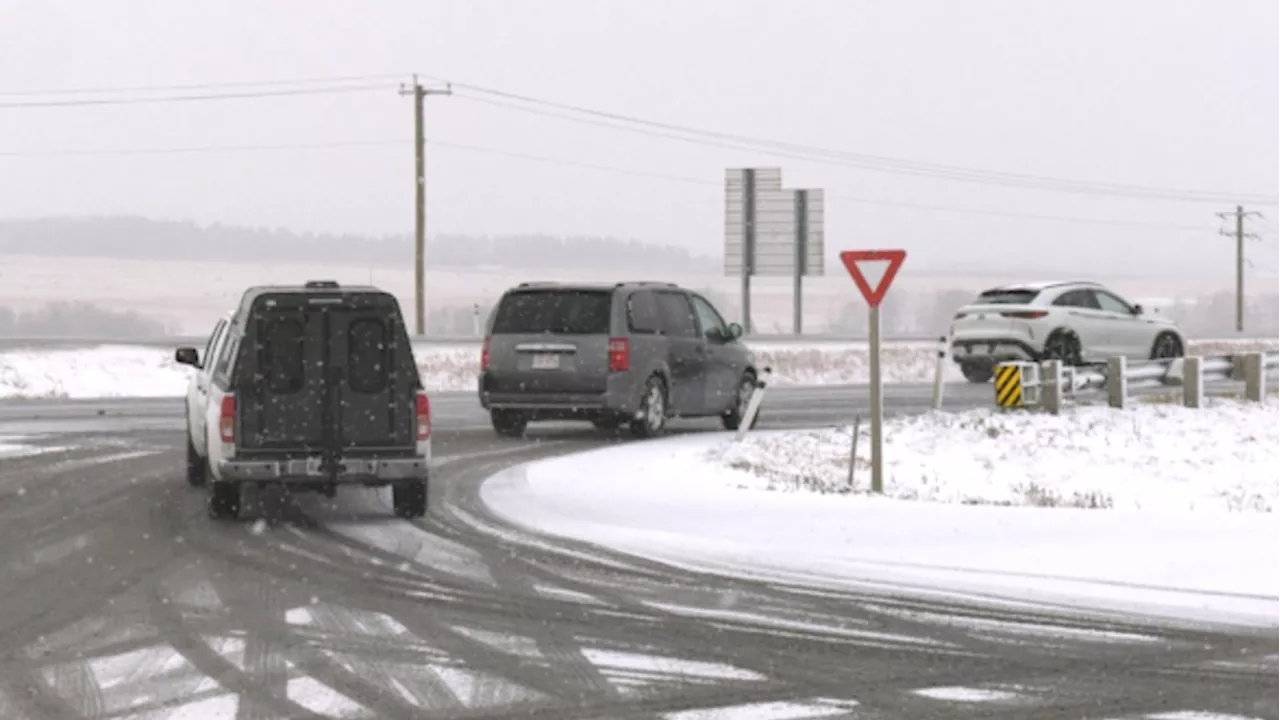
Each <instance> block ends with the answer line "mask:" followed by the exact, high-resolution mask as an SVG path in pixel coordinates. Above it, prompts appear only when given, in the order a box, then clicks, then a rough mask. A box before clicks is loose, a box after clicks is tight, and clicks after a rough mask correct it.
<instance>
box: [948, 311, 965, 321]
mask: <svg viewBox="0 0 1280 720" xmlns="http://www.w3.org/2000/svg"><path fill="white" fill-rule="evenodd" d="M965 314H966V313H962V312H958V313H956V316H955V317H953V318H951V319H952V320H961V319H963V318H964V316H965Z"/></svg>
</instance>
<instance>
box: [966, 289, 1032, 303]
mask: <svg viewBox="0 0 1280 720" xmlns="http://www.w3.org/2000/svg"><path fill="white" fill-rule="evenodd" d="M1039 294H1040V291H1039V290H1001V289H996V290H988V291H986V292H984V293H982V294H981V295H979V296H978V302H980V303H982V304H984V305H1026V304H1028V303H1030V302H1031V301H1032V300H1035V299H1036V296H1037V295H1039Z"/></svg>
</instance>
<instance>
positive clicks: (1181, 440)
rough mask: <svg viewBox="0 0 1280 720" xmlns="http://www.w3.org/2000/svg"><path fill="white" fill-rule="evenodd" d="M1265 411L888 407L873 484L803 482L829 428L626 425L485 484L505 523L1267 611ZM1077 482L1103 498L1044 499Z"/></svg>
mask: <svg viewBox="0 0 1280 720" xmlns="http://www.w3.org/2000/svg"><path fill="white" fill-rule="evenodd" d="M1276 412H1277V408H1276V405H1275V404H1274V403H1272V404H1270V405H1268V406H1266V407H1265V408H1245V407H1237V406H1230V405H1227V404H1225V403H1222V404H1216V405H1215V406H1214V407H1212V408H1206V409H1203V410H1200V411H1198V419H1197V418H1194V417H1192V415H1193V414H1196V413H1197V411H1186V412H1183V411H1182V410H1181V409H1180V408H1143V409H1141V410H1136V409H1135V410H1132V411H1108V410H1093V409H1085V410H1082V411H1079V412H1078V413H1077V414H1075V415H1063V416H1062V417H1061V418H1059V419H1051V418H1039V417H1034V416H1029V415H1017V416H1011V417H1010V418H1008V419H1007V421H1006V419H1005V418H1001V419H999V420H995V419H991V418H990V417H988V418H986V419H983V418H982V417H981V415H982V414H981V413H966V414H964V415H961V416H955V417H950V418H945V419H944V418H941V417H934V416H921V417H917V418H906V419H903V420H900V421H893V422H891V423H886V439H889V438H893V440H892V443H891V444H889V445H887V446H886V456H887V460H888V461H889V464H888V465H887V468H886V469H887V473H886V474H887V475H889V476H890V477H891V478H892V480H890V481H889V483H888V485H889V490H890V495H889V496H886V497H875V496H868V495H866V494H860V493H833V492H805V491H797V490H798V489H800V488H815V489H817V488H824V487H827V486H831V487H838V486H839V485H841V484H843V480H842V478H843V477H844V475H843V473H844V472H845V471H846V470H847V465H844V467H841V465H842V464H844V463H847V460H845V458H847V455H846V454H843V453H847V452H848V450H849V445H848V441H847V440H844V441H843V444H842V441H841V440H839V439H838V437H839V435H838V434H837V433H836V432H834V431H832V432H831V434H830V437H829V439H828V435H827V434H826V433H827V431H811V432H799V433H793V432H786V433H769V434H764V433H761V434H760V435H758V436H756V438H755V439H754V440H752V441H751V442H750V443H749V444H746V445H744V446H742V447H738V448H734V447H730V445H731V443H732V437H731V436H730V435H728V434H726V433H707V434H699V435H693V436H681V437H675V438H670V439H667V440H662V441H657V442H648V443H628V444H625V445H621V446H618V447H611V448H607V449H603V450H597V451H592V452H588V453H582V454H579V455H574V456H568V457H563V458H557V459H552V460H547V461H540V462H536V463H531V464H527V465H524V466H520V467H517V468H513V469H512V470H509V471H507V472H505V473H502V474H499V475H497V476H495V477H494V478H491V479H490V480H489V481H488V482H487V483H486V484H485V485H484V486H483V487H482V490H481V495H482V498H483V499H484V501H485V502H486V503H487V504H488V505H489V507H490V508H491V509H492V510H493V511H494V512H495V513H497V514H498V515H499V516H502V517H504V518H506V519H507V520H509V521H511V522H514V523H516V524H519V525H523V526H526V527H529V528H532V529H535V530H538V531H542V532H546V533H550V534H554V535H560V536H565V537H570V538H575V539H579V540H584V541H587V542H595V543H599V544H602V545H605V546H609V547H613V548H615V549H618V550H621V551H623V552H628V553H632V554H636V555H639V556H642V557H646V558H651V559H655V560H659V561H664V562H668V563H673V564H677V565H680V566H686V567H691V568H695V569H698V570H704V571H711V572H721V573H727V574H732V575H739V576H748V577H757V578H763V579H768V580H775V581H785V582H799V583H804V584H813V585H828V586H840V587H848V586H864V587H865V586H868V585H870V586H877V587H889V588H892V589H897V590H907V591H909V592H914V593H931V592H932V593H943V594H947V595H954V594H964V595H971V596H973V595H976V596H982V597H985V598H987V599H1000V600H1002V601H1009V600H1018V601H1024V602H1036V603H1041V604H1046V605H1053V606H1067V607H1075V608H1093V609H1103V610H1118V611H1123V612H1139V613H1143V614H1152V615H1164V616H1169V617H1181V618H1191V619H1201V620H1203V619H1211V620H1219V621H1230V622H1247V623H1252V624H1261V625H1266V626H1274V625H1276V618H1277V611H1278V609H1280V604H1278V603H1277V597H1278V595H1280V542H1277V540H1278V538H1277V525H1276V520H1275V515H1273V514H1271V513H1270V512H1267V510H1269V509H1270V508H1272V507H1273V506H1274V503H1275V496H1276V484H1277V472H1278V471H1277V470H1276V468H1277V467H1278V466H1277V464H1276V452H1277V450H1276V446H1277V432H1276ZM1019 423H1021V425H1019ZM1055 424H1056V426H1055ZM1073 424H1078V425H1079V426H1080V427H1081V428H1082V429H1080V430H1077V431H1074V432H1073V431H1069V430H1068V429H1067V428H1068V426H1070V425H1073ZM930 428H932V431H931V432H930ZM992 428H994V429H992ZM930 434H931V435H932V437H928V436H929V435H930ZM1206 438H1208V439H1206ZM1193 446H1194V447H1193ZM1215 446H1216V447H1215ZM1195 448H1198V449H1199V450H1200V451H1201V453H1203V454H1201V455H1199V456H1196V455H1194V454H1193V450H1194V449H1195ZM842 450H843V453H842V452H841V451H842ZM859 455H860V457H862V456H864V453H863V451H862V449H861V448H860V452H859ZM1037 456H1038V459H1037ZM988 464H989V465H990V467H988ZM1006 466H1007V467H1006ZM788 468H792V469H795V470H798V471H799V472H800V473H801V474H802V475H804V474H809V475H811V476H812V477H814V478H816V479H817V480H816V481H815V482H814V483H810V484H807V485H806V484H804V483H800V484H797V483H796V482H795V481H794V480H793V479H792V477H793V470H788ZM862 473H863V474H862V476H861V477H860V479H859V480H858V483H859V485H860V486H861V485H865V483H866V481H867V480H866V473H865V470H863V471H862ZM1019 473H1022V474H1023V476H1022V477H1019ZM1029 484H1035V485H1038V486H1039V487H1040V490H1039V491H1035V492H1030V491H1026V490H1025V488H1026V487H1027V486H1028V485H1029ZM1019 488H1024V489H1023V490H1019ZM1089 493H1094V494H1095V495H1096V496H1097V497H1109V498H1111V501H1110V503H1109V509H1097V507H1095V508H1093V509H1086V508H1082V507H1063V506H1057V507H1045V506H1046V505H1054V502H1053V501H1051V500H1046V499H1045V498H1053V497H1056V498H1066V499H1067V500H1068V501H1067V502H1062V503H1060V505H1073V504H1083V505H1089V504H1090V503H1087V502H1086V503H1073V502H1070V500H1071V499H1074V498H1075V497H1077V494H1080V496H1083V497H1087V496H1088V494H1089ZM906 498H914V499H929V500H933V501H934V502H918V501H913V500H908V499H906ZM971 501H977V502H986V503H1010V504H1009V505H994V504H986V505H983V504H978V505H973V504H966V502H971ZM1093 505H1095V506H1098V507H1108V504H1107V503H1093ZM1193 508H1194V509H1193Z"/></svg>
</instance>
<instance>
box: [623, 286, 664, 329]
mask: <svg viewBox="0 0 1280 720" xmlns="http://www.w3.org/2000/svg"><path fill="white" fill-rule="evenodd" d="M627 329H628V330H630V331H631V332H633V333H640V334H647V335H652V334H654V333H658V332H661V331H662V323H661V322H659V317H658V303H657V302H656V301H655V300H654V298H653V293H651V292H649V291H648V290H637V291H636V292H633V293H631V297H629V298H627Z"/></svg>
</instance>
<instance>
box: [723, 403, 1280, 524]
mask: <svg viewBox="0 0 1280 720" xmlns="http://www.w3.org/2000/svg"><path fill="white" fill-rule="evenodd" d="M1209 403H1210V404H1209V406H1208V407H1206V408H1203V409H1200V410H1193V409H1190V408H1185V407H1182V406H1181V405H1176V404H1137V405H1135V406H1134V407H1133V408H1131V409H1130V410H1126V411H1116V410H1112V409H1110V408H1107V407H1105V406H1101V407H1099V406H1083V407H1075V408H1070V409H1068V410H1065V411H1064V412H1063V413H1062V414H1061V415H1058V416H1054V415H1048V414H1044V413H1021V412H1015V413H1008V412H999V411H997V410H994V409H991V410H987V409H984V410H972V411H968V412H963V413H955V414H951V413H930V414H927V415H906V416H899V417H894V418H889V419H886V421H885V427H884V493H885V495H887V496H888V497H891V498H899V499H904V500H928V501H936V502H947V503H964V504H969V505H1038V506H1045V507H1082V508H1119V509H1133V510H1216V511H1261V512H1272V511H1274V510H1275V509H1276V503H1277V493H1278V491H1280V412H1278V410H1280V408H1278V407H1277V404H1276V402H1275V399H1274V398H1271V399H1269V401H1268V402H1266V403H1241V402H1235V401H1228V400H1210V401H1209ZM869 435H870V430H869V428H868V426H867V425H866V423H863V424H862V426H861V428H860V429H859V439H858V449H857V450H858V452H857V463H856V465H855V476H854V485H853V487H850V485H849V481H848V472H849V455H850V449H851V447H850V446H851V443H852V442H853V433H852V428H851V427H849V426H845V427H837V428H823V429H817V430H804V431H785V432H760V433H753V434H751V435H750V436H748V437H747V438H746V439H745V440H744V441H743V442H742V443H733V442H724V443H721V444H719V445H717V446H715V447H712V448H711V449H709V450H708V451H707V457H708V458H709V459H711V460H713V461H716V462H719V463H721V464H723V465H724V466H726V467H728V468H733V469H737V470H741V471H743V472H742V473H741V475H742V477H735V478H733V480H732V482H733V483H734V485H735V486H736V487H742V488H748V489H760V490H779V491H784V492H787V491H797V490H798V491H812V492H819V493H849V492H863V493H865V492H867V491H868V490H869V483H870V481H871V480H870V476H871V466H870V462H871V441H870V437H869Z"/></svg>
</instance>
